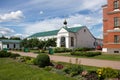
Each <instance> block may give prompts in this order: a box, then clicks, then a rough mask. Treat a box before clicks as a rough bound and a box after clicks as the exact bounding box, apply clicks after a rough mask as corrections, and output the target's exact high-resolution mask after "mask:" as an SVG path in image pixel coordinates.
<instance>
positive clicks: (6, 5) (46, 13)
mask: <svg viewBox="0 0 120 80" xmlns="http://www.w3.org/2000/svg"><path fill="white" fill-rule="evenodd" d="M106 3H107V0H92V1H90V0H0V35H4V36H6V37H11V36H16V37H22V38H25V37H27V36H30V35H32V34H34V33H37V32H43V31H50V30H56V29H60V28H61V27H63V22H64V20H65V19H66V21H67V23H68V24H67V25H68V27H77V26H87V28H88V29H89V30H90V32H91V33H92V34H93V35H94V36H95V37H97V38H102V35H103V34H102V32H103V24H102V7H101V6H102V5H104V4H106Z"/></svg>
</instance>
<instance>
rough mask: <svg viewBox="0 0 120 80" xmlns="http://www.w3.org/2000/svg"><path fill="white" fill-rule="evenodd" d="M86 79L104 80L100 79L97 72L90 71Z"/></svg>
mask: <svg viewBox="0 0 120 80" xmlns="http://www.w3.org/2000/svg"><path fill="white" fill-rule="evenodd" d="M84 77H85V78H86V79H85V80H103V79H99V78H98V75H97V73H96V72H95V71H90V72H89V73H88V74H87V75H85V76H84Z"/></svg>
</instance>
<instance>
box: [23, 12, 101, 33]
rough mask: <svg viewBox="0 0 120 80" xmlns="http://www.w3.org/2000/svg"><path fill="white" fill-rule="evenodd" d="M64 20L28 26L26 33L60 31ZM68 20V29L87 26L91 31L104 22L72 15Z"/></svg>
mask: <svg viewBox="0 0 120 80" xmlns="http://www.w3.org/2000/svg"><path fill="white" fill-rule="evenodd" d="M88 19H89V20H90V21H92V23H90V22H89V21H88ZM64 20H65V19H64V18H59V17H58V18H52V19H46V20H43V21H38V22H36V23H32V24H28V25H27V27H26V28H25V33H27V34H33V33H36V32H42V31H49V30H55V29H60V28H61V27H62V26H63V21H64ZM66 20H67V22H68V27H75V26H78V25H79V26H80V25H83V26H87V27H88V28H89V29H91V28H92V26H93V25H96V24H100V23H101V22H102V19H101V18H100V17H93V16H91V15H87V16H86V15H80V14H76V15H71V16H69V17H68V18H66Z"/></svg>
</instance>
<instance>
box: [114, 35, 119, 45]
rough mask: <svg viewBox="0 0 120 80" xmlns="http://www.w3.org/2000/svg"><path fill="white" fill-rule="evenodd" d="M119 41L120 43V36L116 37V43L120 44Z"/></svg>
mask: <svg viewBox="0 0 120 80" xmlns="http://www.w3.org/2000/svg"><path fill="white" fill-rule="evenodd" d="M119 41H120V36H119V35H114V43H119Z"/></svg>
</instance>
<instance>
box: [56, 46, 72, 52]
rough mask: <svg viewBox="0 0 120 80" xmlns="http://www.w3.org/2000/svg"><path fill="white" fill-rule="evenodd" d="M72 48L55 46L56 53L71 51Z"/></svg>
mask: <svg viewBox="0 0 120 80" xmlns="http://www.w3.org/2000/svg"><path fill="white" fill-rule="evenodd" d="M71 51H72V50H71V49H68V48H65V47H57V48H54V52H55V53H62V52H71Z"/></svg>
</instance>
